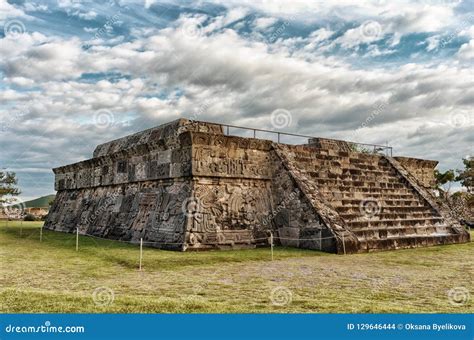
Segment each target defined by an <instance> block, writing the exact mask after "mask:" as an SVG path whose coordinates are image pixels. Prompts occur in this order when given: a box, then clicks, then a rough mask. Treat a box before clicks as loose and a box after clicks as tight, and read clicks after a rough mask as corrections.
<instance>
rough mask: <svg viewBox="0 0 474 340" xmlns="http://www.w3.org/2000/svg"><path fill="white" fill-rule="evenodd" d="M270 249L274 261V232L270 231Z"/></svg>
mask: <svg viewBox="0 0 474 340" xmlns="http://www.w3.org/2000/svg"><path fill="white" fill-rule="evenodd" d="M270 251H271V253H272V261H273V233H272V232H271V231H270Z"/></svg>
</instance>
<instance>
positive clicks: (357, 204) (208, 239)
mask: <svg viewBox="0 0 474 340" xmlns="http://www.w3.org/2000/svg"><path fill="white" fill-rule="evenodd" d="M435 165H436V162H433V161H424V160H417V159H411V158H406V157H403V158H402V157H397V159H394V158H389V157H385V156H381V155H376V154H367V153H360V152H354V151H352V149H351V148H350V147H349V144H347V143H346V142H344V141H334V140H326V139H313V140H311V141H310V143H309V144H307V145H284V144H276V143H273V142H271V141H268V140H258V139H252V138H242V137H235V136H226V135H224V134H223V129H222V127H221V126H219V125H217V124H211V123H203V122H192V121H189V120H185V119H180V120H177V121H174V122H171V123H168V124H165V125H162V126H158V127H155V128H152V129H149V130H146V131H143V132H140V133H137V134H134V135H131V136H127V137H124V138H120V139H117V140H114V141H111V142H108V143H105V144H101V145H99V146H98V147H97V148H96V150H95V151H94V157H93V158H91V159H89V160H86V161H83V162H78V163H75V164H70V165H66V166H63V167H59V168H56V169H54V173H55V175H56V177H55V187H56V190H57V191H58V194H57V196H56V200H55V202H54V204H53V206H52V208H51V211H50V214H49V215H48V218H47V221H46V223H45V227H46V228H49V229H54V230H59V231H65V232H75V230H76V228H79V231H80V232H81V233H87V234H90V235H95V236H99V237H106V238H111V239H119V240H127V241H135V242H138V240H139V239H140V238H143V239H144V241H145V242H149V243H148V244H149V245H153V246H155V247H159V248H165V249H174V250H200V249H228V248H248V247H256V246H264V245H268V244H269V240H270V238H269V236H270V234H273V237H274V241H275V243H276V244H281V245H285V246H294V247H300V248H307V249H317V250H323V251H328V252H337V253H354V252H363V251H376V250H386V249H398V248H407V247H416V246H428V245H436V244H446V243H457V242H465V241H468V240H469V234H468V233H467V232H466V231H465V230H463V229H462V227H460V226H459V224H458V223H457V221H455V220H454V219H452V218H451V217H450V216H449V211H447V210H446V209H447V208H446V207H445V206H442V205H440V204H439V203H438V202H436V200H434V198H433V197H432V195H431V193H430V191H429V190H428V189H427V188H428V187H429V185H430V183H431V181H432V180H433V178H432V170H433V168H434V166H435ZM366 205H367V206H369V208H371V209H372V210H370V209H369V210H370V211H369V213H367V211H366V210H367V206H366ZM374 208H375V213H374V211H373V210H374Z"/></svg>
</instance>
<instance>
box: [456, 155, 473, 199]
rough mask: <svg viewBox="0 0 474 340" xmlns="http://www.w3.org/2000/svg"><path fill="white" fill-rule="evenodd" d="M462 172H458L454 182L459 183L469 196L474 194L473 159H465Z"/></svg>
mask: <svg viewBox="0 0 474 340" xmlns="http://www.w3.org/2000/svg"><path fill="white" fill-rule="evenodd" d="M462 161H463V163H464V170H458V171H457V173H458V176H457V177H456V181H459V182H461V185H462V186H463V187H465V188H466V189H467V192H468V193H470V194H473V193H474V157H467V158H464V159H463V160H462Z"/></svg>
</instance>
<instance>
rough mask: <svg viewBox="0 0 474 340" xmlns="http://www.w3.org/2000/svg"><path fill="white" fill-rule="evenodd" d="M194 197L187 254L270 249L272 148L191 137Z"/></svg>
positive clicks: (248, 142) (237, 139)
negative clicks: (194, 250) (242, 249)
mask: <svg viewBox="0 0 474 340" xmlns="http://www.w3.org/2000/svg"><path fill="white" fill-rule="evenodd" d="M191 138H192V154H193V161H192V176H193V195H192V201H191V204H194V206H195V207H196V209H195V210H196V211H195V212H194V213H192V214H188V216H189V219H188V225H187V237H186V239H187V240H188V245H187V247H188V249H209V248H220V249H225V248H242V247H255V246H257V245H263V244H267V243H268V231H269V230H270V229H271V227H272V226H271V223H268V224H265V221H264V219H265V217H267V216H268V215H269V214H270V213H271V211H272V207H271V203H272V202H271V169H272V166H271V160H270V154H269V153H270V150H271V142H269V141H262V140H257V139H248V138H240V137H235V136H224V135H216V134H208V133H200V132H192V133H191Z"/></svg>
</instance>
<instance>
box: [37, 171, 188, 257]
mask: <svg viewBox="0 0 474 340" xmlns="http://www.w3.org/2000/svg"><path fill="white" fill-rule="evenodd" d="M190 195H191V186H190V183H189V181H175V180H158V181H143V182H136V183H129V184H126V185H114V186H98V187H91V188H83V189H81V190H60V191H58V193H57V196H56V199H55V202H54V204H53V206H52V208H51V210H50V212H49V215H48V219H47V221H46V223H45V227H46V228H48V229H54V230H58V231H66V232H75V230H76V228H79V232H80V233H81V234H89V235H94V236H98V237H104V238H110V239H119V240H128V241H136V242H138V241H139V240H140V238H143V239H144V241H145V242H156V244H155V246H156V247H160V248H167V249H182V248H183V246H184V229H185V225H186V215H185V214H184V213H183V210H182V202H183V201H185V200H186V199H187V198H188V197H190Z"/></svg>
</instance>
